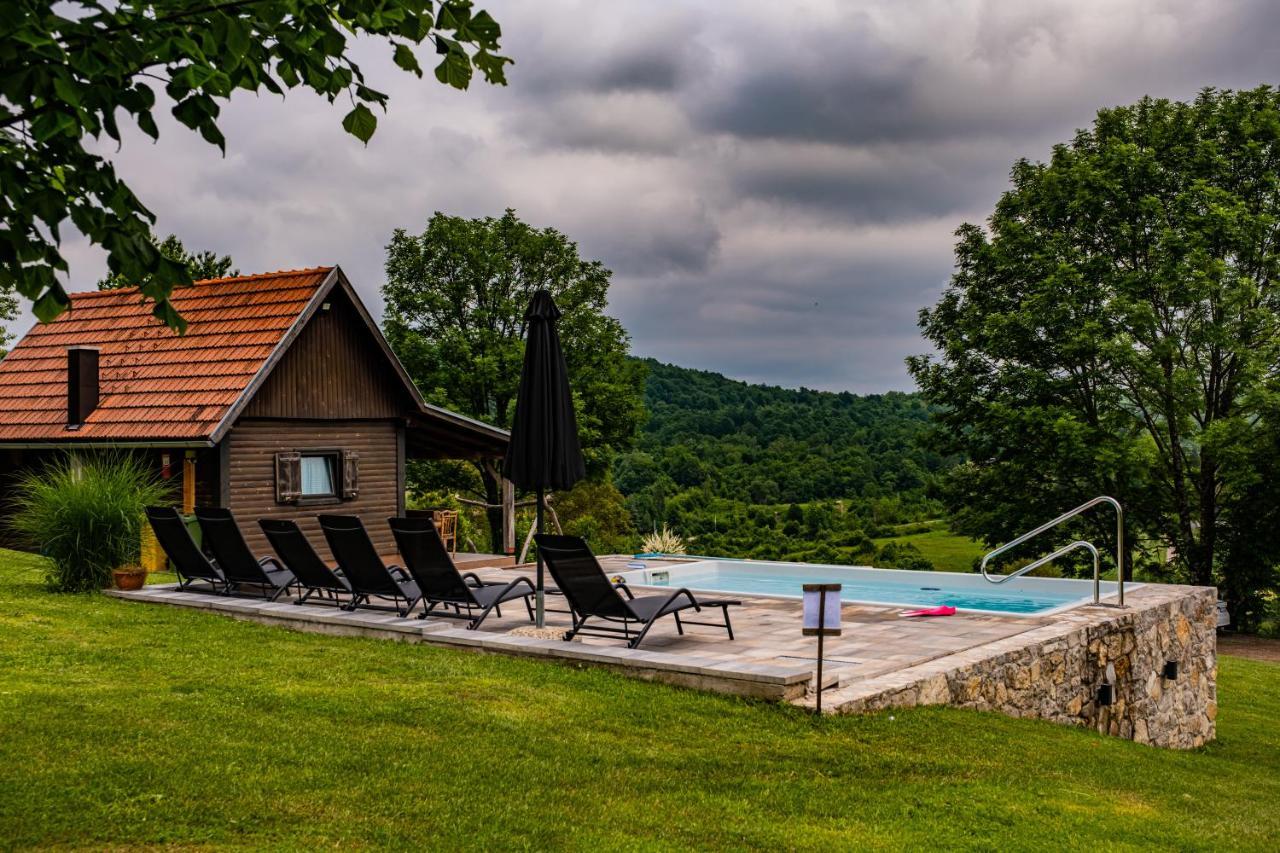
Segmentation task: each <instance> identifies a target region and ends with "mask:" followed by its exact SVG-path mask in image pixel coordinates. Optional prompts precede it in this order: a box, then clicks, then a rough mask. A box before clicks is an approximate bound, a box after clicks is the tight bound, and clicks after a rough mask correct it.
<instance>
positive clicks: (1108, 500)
mask: <svg viewBox="0 0 1280 853" xmlns="http://www.w3.org/2000/svg"><path fill="white" fill-rule="evenodd" d="M1103 503H1105V504H1109V505H1111V506H1112V507H1113V508H1114V509H1115V511H1116V589H1117V594H1118V603H1119V606H1121V607H1124V508H1123V507H1121V506H1120V502H1119V501H1118V500H1116V499H1115V498H1113V497H1109V496H1107V495H1099V496H1098V497H1096V498H1094V499H1093V500H1090V501H1085V502H1084V503H1082V504H1080V506H1078V507H1076V508H1075V509H1073V510H1069V511H1068V512H1064V513H1063V514H1062V515H1060V516H1058V517H1057V518H1055V519H1053V520H1052V521H1046V522H1045V523H1044V524H1042V525H1040V526H1039V527H1037V528H1036V529H1035V530H1030V531H1028V532H1026V533H1024V534H1022V535H1021V536H1019V537H1018V538H1017V539H1014V540H1012V541H1010V542H1006V543H1004V544H1003V545H1001V546H1000V547H999V548H996V549H994V550H992V551H988V552H987V553H986V555H985V556H983V558H982V564H981V565H980V566H979V571H981V572H982V576H983V577H984V578H986V579H987V580H988V581H990V582H991V583H1004V582H1006V581H1010V580H1013V579H1014V578H1016V577H1019V576H1020V575H1024V574H1026V573H1027V572H1029V571H1031V570H1032V569H1035V568H1039V567H1040V566H1043V565H1045V564H1046V563H1050V562H1052V561H1053V560H1056V559H1057V558H1058V557H1061V556H1062V555H1063V554H1066V553H1068V552H1069V551H1073V550H1075V549H1077V548H1088V550H1089V551H1090V552H1092V554H1093V603H1094V604H1099V603H1101V602H1100V598H1101V588H1100V587H1101V581H1100V577H1099V573H1100V565H1099V562H1098V549H1097V548H1095V547H1094V546H1093V545H1092V544H1090V543H1088V542H1085V541H1083V540H1077V541H1075V542H1072V543H1071V544H1070V545H1066V546H1064V547H1062V548H1059V549H1058V550H1057V551H1054V552H1053V553H1052V554H1050V555H1048V556H1047V557H1042V558H1040V559H1039V560H1036V561H1035V562H1034V563H1031V564H1030V565H1027V566H1023V567H1022V568H1021V569H1019V570H1018V571H1016V572H1013V573H1012V574H1008V575H992V574H989V573H988V572H987V563H988V562H990V561H991V558H992V557H996V556H999V555H1000V554H1003V553H1004V552H1005V551H1008V550H1009V549H1011V548H1015V547H1017V546H1018V545H1021V544H1022V543H1023V542H1026V541H1028V540H1030V539H1034V538H1035V537H1037V536H1039V535H1040V534H1041V533H1044V532H1045V531H1046V530H1049V529H1051V528H1054V527H1057V526H1058V525H1059V524H1061V523H1062V522H1064V521H1067V520H1068V519H1072V518H1075V517H1076V516H1077V515H1080V514H1081V513H1083V512H1085V511H1087V510H1090V509H1092V508H1093V507H1095V506H1097V505H1098V504H1103Z"/></svg>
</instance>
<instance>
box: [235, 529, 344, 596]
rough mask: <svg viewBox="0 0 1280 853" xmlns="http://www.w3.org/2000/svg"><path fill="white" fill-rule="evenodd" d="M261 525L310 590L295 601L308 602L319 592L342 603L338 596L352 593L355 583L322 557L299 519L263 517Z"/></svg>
mask: <svg viewBox="0 0 1280 853" xmlns="http://www.w3.org/2000/svg"><path fill="white" fill-rule="evenodd" d="M258 526H259V527H261V528H262V532H263V533H265V534H266V535H267V541H268V542H270V543H271V547H272V548H274V549H275V552H276V555H277V556H278V557H279V558H280V559H281V560H283V561H284V564H285V567H286V568H287V569H289V571H291V572H293V577H294V578H295V579H296V580H297V582H298V586H300V587H302V588H303V589H305V590H306V593H305V594H304V595H303V596H302V597H301V598H297V599H294V602H293V603H294V604H306V603H307V600H308V599H310V598H311V596H313V595H316V594H317V593H318V594H319V596H320V599H321V600H323V601H327V602H330V603H332V604H335V605H340V604H342V603H343V602H342V600H341V599H340V598H339V597H338V596H340V595H350V594H351V584H349V583H347V579H346V578H344V577H343V576H342V575H340V574H338V573H337V572H335V571H334V570H333V569H331V568H329V564H328V563H326V562H325V561H324V560H322V559H321V558H320V555H319V554H317V553H316V549H315V548H312V547H311V542H310V541H308V540H307V535H306V534H305V533H303V532H302V528H300V527H298V525H297V523H296V522H294V521H292V520H290V519H287V518H260V519H258Z"/></svg>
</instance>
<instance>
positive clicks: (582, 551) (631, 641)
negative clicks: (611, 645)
mask: <svg viewBox="0 0 1280 853" xmlns="http://www.w3.org/2000/svg"><path fill="white" fill-rule="evenodd" d="M533 538H534V540H535V541H536V542H537V543H538V553H540V554H541V555H542V559H543V560H545V561H546V564H547V570H548V571H549V572H551V576H552V577H553V578H555V581H556V585H557V586H559V587H560V592H561V593H563V594H564V597H565V599H566V600H567V601H568V602H569V608H570V609H571V610H572V611H573V628H572V629H570V631H569V633H568V634H566V635H565V639H566V640H571V639H573V637H574V636H575V635H576V634H582V635H583V636H587V637H616V636H619V635H621V636H622V637H624V638H626V640H627V645H628V646H629V647H630V648H633V649H634V648H635V647H637V646H639V645H640V643H641V642H643V640H644V638H645V635H647V634H648V633H649V629H650V628H652V627H653V624H654V623H655V622H657V621H658V619H660V618H661V617H663V616H667V615H671V616H672V617H674V618H675V622H676V630H677V631H678V632H680V633H681V634H683V633H684V626H685V625H706V626H709V627H713V628H724V629H725V630H726V631H728V632H729V639H730V640H732V639H733V626H732V625H731V624H729V608H730V607H731V606H733V605H735V604H741V603H742V602H740V601H730V600H728V599H722V598H716V599H710V598H704V599H701V600H699V599H697V598H694V595H693V593H692V592H690V591H689V590H687V589H677V590H675V591H673V592H671V593H670V594H667V595H644V596H640V597H639V598H637V597H636V596H635V595H634V594H633V593H632V592H631V590H630V589H628V588H627V587H626V586H625V585H621V586H614V584H613V583H611V582H610V581H609V577H608V575H606V574H605V572H604V569H603V568H601V567H600V563H599V561H597V560H596V557H595V555H594V554H592V553H591V549H590V548H588V547H587V543H586V542H584V541H583V540H582V539H579V538H578V537H577V536H556V535H553V534H548V533H539V534H536V535H535V536H534V537H533ZM704 607H719V608H720V610H721V612H722V613H723V614H724V621H723V622H694V621H691V620H688V619H685V620H681V618H680V611H682V610H688V609H690V608H692V609H693V611H694V612H701V610H702V608H704ZM588 619H596V620H603V621H605V622H611V623H614V624H612V625H599V624H596V625H592V626H591V627H590V628H589V629H587V630H584V629H583V625H584V624H585V623H586V621H587V620H588ZM619 622H621V623H622V627H621V628H618V627H615V625H616V623H619ZM636 629H639V630H638V631H637V630H636Z"/></svg>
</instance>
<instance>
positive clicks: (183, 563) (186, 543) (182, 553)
mask: <svg viewBox="0 0 1280 853" xmlns="http://www.w3.org/2000/svg"><path fill="white" fill-rule="evenodd" d="M147 521H149V522H150V523H151V529H152V530H153V531H155V534H156V541H157V542H159V543H160V547H161V548H162V549H163V550H164V553H165V556H166V557H168V558H169V562H171V563H173V569H174V571H176V572H177V573H178V589H187V588H188V587H190V586H191V584H193V583H195V582H197V581H199V582H201V583H207V584H208V585H209V587H210V589H212V590H213V591H214V592H226V590H227V579H226V578H225V577H223V575H222V572H221V571H219V570H218V567H217V566H215V565H214V564H213V563H212V562H211V561H210V560H209V558H208V557H206V556H205V555H204V552H203V551H201V550H200V546H199V545H197V544H196V540H194V539H192V538H191V531H190V530H187V523H186V522H185V521H183V520H182V516H181V515H179V514H178V511H177V510H176V509H174V508H173V507H171V506H149V507H147Z"/></svg>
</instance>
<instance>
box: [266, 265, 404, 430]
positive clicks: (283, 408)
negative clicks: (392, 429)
mask: <svg viewBox="0 0 1280 853" xmlns="http://www.w3.org/2000/svg"><path fill="white" fill-rule="evenodd" d="M326 305H327V306H328V308H327V309H326V307H325V306H326ZM417 410H418V406H417V404H416V402H415V401H414V400H413V398H412V397H411V396H410V395H409V393H408V391H407V389H406V388H405V387H404V385H403V383H402V382H401V380H400V378H399V376H397V374H396V372H395V370H394V368H393V367H392V366H391V365H390V364H388V363H387V358H386V356H385V355H384V354H383V352H382V351H381V349H380V348H379V346H378V345H377V343H376V342H375V341H374V339H373V337H372V335H371V334H370V330H369V328H368V327H367V326H366V325H365V323H364V321H363V320H362V318H361V317H360V316H359V315H358V314H357V312H356V309H355V307H354V306H353V305H352V303H351V299H350V298H349V297H348V296H347V294H346V293H345V292H344V291H343V289H342V288H340V287H339V288H334V289H333V290H331V291H330V292H329V294H328V296H327V297H326V298H325V301H324V302H323V303H322V304H321V305H320V307H319V310H317V311H316V312H315V313H314V314H313V315H312V316H311V318H310V320H308V321H307V325H306V326H305V327H304V328H303V329H302V331H301V332H299V333H298V336H297V338H296V339H295V340H294V341H293V342H292V343H291V344H290V346H289V349H288V351H287V352H285V353H284V355H283V357H282V358H281V359H280V362H279V363H278V364H277V365H276V366H275V367H274V369H272V371H271V374H270V375H269V376H268V377H267V379H266V381H265V382H264V383H263V384H262V387H261V388H260V389H259V390H258V392H257V393H256V394H254V396H253V399H252V400H250V401H249V403H248V405H247V406H246V407H245V409H244V411H243V412H242V413H241V415H242V417H250V418H314V419H325V420H348V419H369V418H396V417H406V416H408V415H409V414H411V413H414V412H416V411H417Z"/></svg>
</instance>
